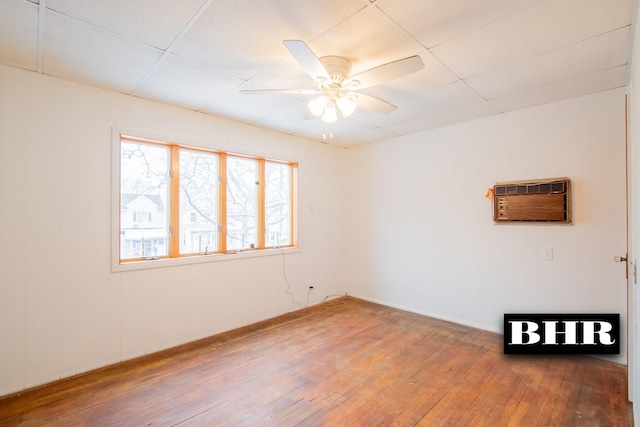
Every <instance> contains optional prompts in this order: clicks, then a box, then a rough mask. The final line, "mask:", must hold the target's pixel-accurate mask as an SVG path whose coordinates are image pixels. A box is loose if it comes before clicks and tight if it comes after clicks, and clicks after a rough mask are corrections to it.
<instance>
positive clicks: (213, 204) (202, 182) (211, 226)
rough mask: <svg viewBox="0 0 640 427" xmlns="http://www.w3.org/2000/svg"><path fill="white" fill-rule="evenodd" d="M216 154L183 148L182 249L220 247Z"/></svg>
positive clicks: (197, 250) (186, 251) (198, 250)
mask: <svg viewBox="0 0 640 427" xmlns="http://www.w3.org/2000/svg"><path fill="white" fill-rule="evenodd" d="M218 165H219V162H218V156H217V155H216V154H209V153H201V152H196V151H188V150H181V151H180V253H181V254H190V253H210V252H216V251H217V250H218V175H219V166H218Z"/></svg>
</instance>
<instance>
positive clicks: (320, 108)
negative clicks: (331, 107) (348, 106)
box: [309, 95, 329, 117]
mask: <svg viewBox="0 0 640 427" xmlns="http://www.w3.org/2000/svg"><path fill="white" fill-rule="evenodd" d="M328 102H329V100H328V99H327V97H325V96H324V95H320V96H319V97H317V98H316V99H314V100H312V101H310V102H309V111H311V113H312V114H313V115H314V116H316V117H321V116H322V114H323V113H324V109H325V107H326V106H327V104H328Z"/></svg>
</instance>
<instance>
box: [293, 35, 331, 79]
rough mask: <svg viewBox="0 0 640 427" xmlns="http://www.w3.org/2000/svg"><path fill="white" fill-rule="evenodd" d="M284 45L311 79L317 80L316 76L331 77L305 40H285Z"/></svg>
mask: <svg viewBox="0 0 640 427" xmlns="http://www.w3.org/2000/svg"><path fill="white" fill-rule="evenodd" d="M284 45H285V46H286V47H287V49H288V50H289V53H291V56H293V58H294V59H295V60H296V61H298V64H300V66H301V67H302V69H303V70H304V71H306V72H307V74H309V75H310V76H311V77H312V78H313V80H317V79H318V77H323V78H325V79H327V80H330V79H331V77H330V76H329V73H327V70H326V69H325V68H324V65H322V62H320V59H318V57H317V56H316V54H315V53H313V51H312V50H311V49H310V48H309V46H307V44H306V43H305V42H303V41H302V40H285V41H284Z"/></svg>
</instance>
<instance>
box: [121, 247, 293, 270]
mask: <svg viewBox="0 0 640 427" xmlns="http://www.w3.org/2000/svg"><path fill="white" fill-rule="evenodd" d="M298 252H300V248H299V247H287V248H278V249H275V248H273V249H260V250H251V251H242V252H240V251H239V252H232V253H222V254H221V253H215V254H211V255H195V256H189V257H182V258H163V259H153V260H144V261H132V262H126V263H123V264H120V262H119V260H116V261H115V262H114V263H113V265H112V266H111V271H112V272H114V273H117V272H122V271H136V270H148V269H152V268H163V267H176V266H180V265H193V264H204V263H209V262H220V261H235V260H240V259H249V258H258V257H265V256H274V255H284V254H292V253H298Z"/></svg>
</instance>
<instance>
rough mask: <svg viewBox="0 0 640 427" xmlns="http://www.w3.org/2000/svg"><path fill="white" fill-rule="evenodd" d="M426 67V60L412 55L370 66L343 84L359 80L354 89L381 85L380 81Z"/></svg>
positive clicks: (346, 84) (389, 79)
mask: <svg viewBox="0 0 640 427" xmlns="http://www.w3.org/2000/svg"><path fill="white" fill-rule="evenodd" d="M423 68H424V62H422V58H420V57H419V56H418V55H415V56H410V57H408V58H404V59H399V60H397V61H393V62H388V63H386V64H383V65H379V66H377V67H374V68H370V69H368V70H366V71H363V72H361V73H359V74H356V75H355V76H353V77H351V78H349V80H347V81H346V82H345V84H344V85H343V86H346V87H348V86H349V84H350V83H351V82H352V81H354V80H357V81H358V82H360V84H359V85H357V86H355V87H353V89H361V88H365V87H369V86H375V85H379V84H380V83H384V82H388V81H391V80H395V79H397V78H400V77H404V76H406V75H409V74H411V73H415V72H416V71H419V70H422V69H423Z"/></svg>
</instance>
